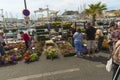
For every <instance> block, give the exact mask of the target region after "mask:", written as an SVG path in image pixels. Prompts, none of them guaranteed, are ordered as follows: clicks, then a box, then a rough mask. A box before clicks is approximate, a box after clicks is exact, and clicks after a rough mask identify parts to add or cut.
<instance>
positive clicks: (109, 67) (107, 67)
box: [106, 58, 112, 72]
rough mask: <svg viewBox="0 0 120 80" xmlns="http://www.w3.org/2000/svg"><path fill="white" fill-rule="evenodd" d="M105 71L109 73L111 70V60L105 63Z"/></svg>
mask: <svg viewBox="0 0 120 80" xmlns="http://www.w3.org/2000/svg"><path fill="white" fill-rule="evenodd" d="M106 70H107V71H108V72H110V71H111V70H112V58H110V59H109V60H108V61H107V64H106Z"/></svg>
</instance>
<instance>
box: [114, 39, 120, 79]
mask: <svg viewBox="0 0 120 80" xmlns="http://www.w3.org/2000/svg"><path fill="white" fill-rule="evenodd" d="M112 61H113V77H112V80H118V77H119V74H120V39H119V40H118V41H117V42H116V44H115V48H114V50H113V53H112Z"/></svg>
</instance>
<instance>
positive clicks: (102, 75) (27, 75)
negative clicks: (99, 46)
mask: <svg viewBox="0 0 120 80" xmlns="http://www.w3.org/2000/svg"><path fill="white" fill-rule="evenodd" d="M108 56H109V54H107V53H105V52H101V53H98V54H97V55H96V57H95V58H88V57H83V58H76V57H74V56H73V57H66V58H64V57H60V58H59V59H55V60H53V61H52V60H47V59H46V58H45V56H44V55H42V56H41V57H40V60H39V61H36V62H33V63H30V64H25V63H23V62H22V61H20V62H19V63H18V64H16V65H7V66H1V67H0V80H111V77H112V72H110V73H109V72H107V71H106V70H105V64H106V61H107V58H108Z"/></svg>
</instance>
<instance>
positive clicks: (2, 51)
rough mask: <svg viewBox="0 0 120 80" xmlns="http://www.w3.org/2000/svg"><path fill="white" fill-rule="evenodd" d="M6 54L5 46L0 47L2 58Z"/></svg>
mask: <svg viewBox="0 0 120 80" xmlns="http://www.w3.org/2000/svg"><path fill="white" fill-rule="evenodd" d="M4 54H5V49H4V46H1V47H0V56H3V55H4Z"/></svg>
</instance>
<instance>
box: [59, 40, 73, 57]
mask: <svg viewBox="0 0 120 80" xmlns="http://www.w3.org/2000/svg"><path fill="white" fill-rule="evenodd" d="M57 45H58V47H59V49H60V51H61V54H62V55H63V56H64V57H67V56H73V55H75V49H74V48H73V47H72V45H71V44H70V43H69V42H65V41H61V42H57Z"/></svg>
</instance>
